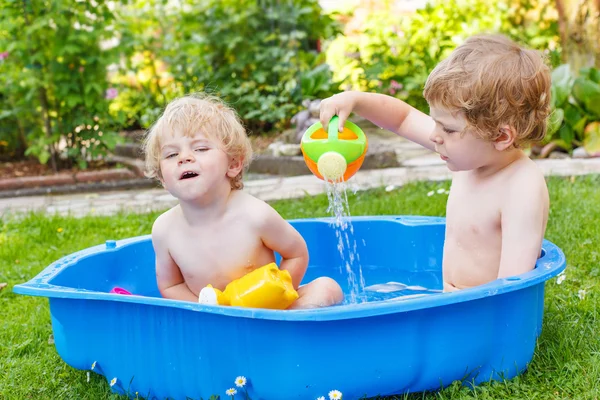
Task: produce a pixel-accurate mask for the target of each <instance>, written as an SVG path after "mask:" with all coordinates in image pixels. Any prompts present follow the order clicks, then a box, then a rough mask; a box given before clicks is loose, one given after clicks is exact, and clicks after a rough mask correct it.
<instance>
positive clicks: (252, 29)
mask: <svg viewBox="0 0 600 400" xmlns="http://www.w3.org/2000/svg"><path fill="white" fill-rule="evenodd" d="M363 3H364V4H370V5H371V8H369V7H366V8H365V6H363V5H362V4H359V7H358V8H357V9H354V10H348V11H347V12H345V13H344V14H338V13H334V14H325V13H323V11H322V10H321V8H320V6H319V3H318V0H205V1H202V2H198V1H194V0H178V1H166V0H121V1H116V2H115V1H106V0H92V1H72V0H52V1H50V0H27V1H15V0H0V9H2V11H3V18H2V19H0V157H6V156H10V157H22V156H25V155H28V156H35V157H37V158H38V159H39V160H40V161H41V162H48V161H52V162H53V163H56V165H57V167H64V166H71V165H73V164H78V165H80V166H82V167H85V165H86V163H87V162H88V161H89V160H91V159H95V158H97V157H100V156H102V155H103V154H105V153H106V152H107V151H109V150H110V149H112V148H113V147H114V146H115V145H116V143H117V142H118V140H119V136H118V135H117V133H116V132H117V131H119V130H124V129H125V130H133V129H145V128H148V127H149V126H150V125H151V124H152V123H153V122H154V121H155V120H156V118H157V117H158V116H159V115H160V113H161V112H162V110H163V109H164V107H165V106H166V104H167V103H168V102H169V101H171V100H172V99H174V98H176V97H178V96H182V95H185V94H188V93H192V92H195V91H207V92H210V93H213V94H216V95H219V96H221V97H223V98H224V99H225V100H226V101H227V102H229V103H230V104H231V105H232V106H233V107H234V108H235V109H236V110H237V111H238V113H239V114H240V116H241V118H242V119H243V121H244V123H245V124H246V126H247V128H248V129H249V130H250V131H251V132H252V133H262V132H270V131H281V130H282V129H284V128H286V127H288V125H289V124H290V122H289V121H290V119H291V117H292V116H293V115H294V114H295V113H297V112H298V111H299V110H300V109H301V108H302V101H303V100H306V99H316V98H324V97H328V96H330V95H332V94H334V93H336V92H337V91H339V90H341V89H347V88H354V89H359V90H367V91H377V92H382V93H388V94H390V95H393V96H396V97H398V98H401V99H403V100H405V101H407V102H409V103H410V104H412V105H414V106H416V107H417V108H420V109H421V110H423V111H428V109H427V104H426V103H425V101H424V99H423V97H422V90H423V86H424V83H425V80H426V78H427V75H428V74H429V72H430V71H431V70H432V69H433V68H434V66H435V65H436V64H437V63H438V62H439V61H441V60H442V59H443V58H445V57H446V56H447V55H448V54H449V53H450V52H451V51H452V50H453V49H454V48H455V47H456V46H458V45H459V44H460V43H462V42H463V41H464V40H465V39H466V38H467V37H468V36H470V35H473V34H476V33H480V32H500V33H504V34H506V35H508V36H510V37H511V38H513V39H515V40H516V41H518V42H520V43H522V44H524V45H526V46H528V47H533V48H536V49H540V50H543V51H544V52H545V54H546V55H547V56H548V60H549V63H551V64H552V65H553V66H558V65H559V64H560V61H559V60H560V54H561V48H560V44H559V35H558V25H557V12H556V9H555V6H554V2H553V1H551V0H499V1H497V2H496V1H491V0H449V1H445V2H442V1H435V2H433V3H431V4H428V5H426V6H425V7H424V8H422V9H419V10H417V11H416V12H398V11H397V10H396V9H395V8H394V7H397V5H398V4H399V3H401V2H398V1H391V0H384V1H378V2H373V1H366V0H365V1H364V2H363ZM344 25H345V32H342V27H343V26H344ZM322 46H323V47H324V49H326V51H325V52H322V51H321V47H322ZM565 74H566V72H565V71H564V69H561V68H559V69H557V70H556V71H555V82H554V84H553V91H554V92H555V96H554V97H555V98H554V99H553V101H554V107H555V112H554V113H553V114H552V120H551V122H552V129H551V132H550V134H549V135H548V138H547V141H546V142H547V143H557V144H560V145H561V146H564V147H566V148H571V147H572V146H575V145H579V144H581V145H585V146H586V148H588V149H596V146H597V143H598V141H597V139H594V138H596V136H595V135H596V133H595V132H597V131H598V129H599V128H598V125H595V124H594V123H597V122H598V119H599V118H598V114H597V111H598V110H597V104H600V100H598V98H597V97H596V89H597V85H598V84H599V83H598V80H597V79H596V78H597V71H596V70H586V71H583V72H582V74H581V76H580V77H574V76H571V75H569V76H568V77H566V75H565ZM564 93H568V95H565V94H564ZM582 121H583V122H582ZM554 128H556V129H554ZM586 132H587V133H586ZM586 138H587V139H586Z"/></svg>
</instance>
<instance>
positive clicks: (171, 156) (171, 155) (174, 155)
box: [165, 153, 177, 158]
mask: <svg viewBox="0 0 600 400" xmlns="http://www.w3.org/2000/svg"><path fill="white" fill-rule="evenodd" d="M176 156H177V153H169V154H167V155H166V157H165V158H173V157H176Z"/></svg>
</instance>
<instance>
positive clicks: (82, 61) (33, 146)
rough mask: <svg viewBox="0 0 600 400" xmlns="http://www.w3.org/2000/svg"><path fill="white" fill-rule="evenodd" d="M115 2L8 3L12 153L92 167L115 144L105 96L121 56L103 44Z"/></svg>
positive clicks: (0, 32) (5, 71)
mask: <svg viewBox="0 0 600 400" xmlns="http://www.w3.org/2000/svg"><path fill="white" fill-rule="evenodd" d="M107 3H108V2H107V1H103V0H97V1H96V2H93V3H91V2H72V1H66V0H65V1H61V0H56V1H52V2H47V1H43V0H29V1H25V2H16V1H8V0H1V2H0V8H1V9H2V18H1V19H0V51H1V52H2V54H3V56H2V57H1V58H2V60H1V61H0V121H2V127H3V128H2V129H1V130H0V135H2V136H0V139H4V140H3V143H6V146H4V147H7V148H8V150H7V151H6V152H7V153H10V152H12V153H20V154H23V153H24V154H25V155H32V156H35V157H37V158H38V159H39V160H40V161H41V162H42V163H46V162H48V160H50V159H51V160H52V163H53V166H55V165H56V164H63V165H65V166H71V165H73V164H75V163H77V164H79V165H80V166H82V167H85V166H86V163H87V161H88V160H90V159H95V158H97V157H98V156H99V155H101V154H103V153H105V151H106V150H108V149H110V148H112V147H113V146H114V145H115V143H116V141H117V136H116V133H115V131H114V123H113V122H112V120H111V119H110V118H108V101H107V99H106V98H105V97H106V94H107V89H109V88H108V84H107V81H106V69H107V66H108V65H109V64H110V63H111V62H113V61H116V60H117V53H116V52H115V51H110V50H107V51H103V50H101V48H100V43H101V42H102V41H103V40H104V39H107V38H110V37H111V35H112V32H110V30H109V29H107V27H110V25H111V23H112V21H113V18H114V15H113V13H112V12H111V11H110V8H109V6H108V4H107ZM108 93H110V92H108ZM25 149H26V150H25Z"/></svg>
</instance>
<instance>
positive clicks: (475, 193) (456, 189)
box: [446, 182, 502, 239]
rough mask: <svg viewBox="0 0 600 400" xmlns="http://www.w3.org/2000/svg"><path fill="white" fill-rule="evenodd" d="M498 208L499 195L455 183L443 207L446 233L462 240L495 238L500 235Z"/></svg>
mask: <svg viewBox="0 0 600 400" xmlns="http://www.w3.org/2000/svg"><path fill="white" fill-rule="evenodd" d="M501 206H502V194H501V193H498V192H496V191H495V190H491V189H490V188H488V187H485V186H484V187H477V186H473V185H467V184H465V183H463V182H455V183H453V184H452V190H451V191H450V195H449V196H448V203H447V205H446V230H447V233H448V234H450V235H452V236H458V237H461V238H463V239H467V238H469V237H479V238H480V239H483V238H485V237H489V236H491V237H495V236H497V235H498V234H499V232H500V217H501V213H500V210H501ZM491 237H490V238H491Z"/></svg>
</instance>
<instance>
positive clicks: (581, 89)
mask: <svg viewBox="0 0 600 400" xmlns="http://www.w3.org/2000/svg"><path fill="white" fill-rule="evenodd" d="M573 97H574V98H575V100H577V102H579V104H582V105H583V106H584V107H585V108H586V110H587V111H590V112H591V113H593V114H594V115H595V116H596V117H599V118H600V84H597V83H595V82H592V81H590V80H588V79H585V78H581V77H580V78H577V79H576V80H575V83H574V84H573Z"/></svg>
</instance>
